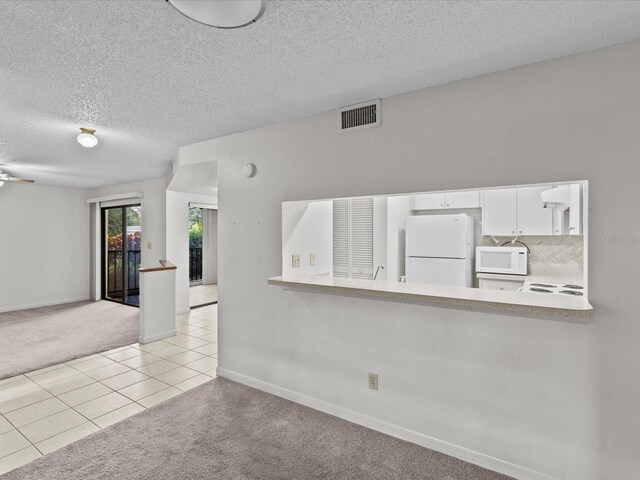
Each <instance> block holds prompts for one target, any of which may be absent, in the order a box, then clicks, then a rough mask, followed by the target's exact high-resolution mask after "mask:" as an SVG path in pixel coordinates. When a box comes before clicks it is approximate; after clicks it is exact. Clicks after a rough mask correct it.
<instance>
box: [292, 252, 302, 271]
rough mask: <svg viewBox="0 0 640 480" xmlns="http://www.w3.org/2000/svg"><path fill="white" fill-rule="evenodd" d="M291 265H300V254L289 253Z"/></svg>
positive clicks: (296, 266) (295, 266)
mask: <svg viewBox="0 0 640 480" xmlns="http://www.w3.org/2000/svg"><path fill="white" fill-rule="evenodd" d="M291 266H292V267H293V268H299V267H300V255H291Z"/></svg>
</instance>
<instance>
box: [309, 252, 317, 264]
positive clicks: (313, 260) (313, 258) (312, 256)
mask: <svg viewBox="0 0 640 480" xmlns="http://www.w3.org/2000/svg"><path fill="white" fill-rule="evenodd" d="M315 264H316V255H315V254H314V253H310V254H309V265H311V266H314V265H315Z"/></svg>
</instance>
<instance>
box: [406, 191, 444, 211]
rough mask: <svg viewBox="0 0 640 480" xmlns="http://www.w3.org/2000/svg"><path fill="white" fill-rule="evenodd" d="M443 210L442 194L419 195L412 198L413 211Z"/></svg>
mask: <svg viewBox="0 0 640 480" xmlns="http://www.w3.org/2000/svg"><path fill="white" fill-rule="evenodd" d="M440 208H445V201H444V193H421V194H419V195H414V196H413V210H437V209H440Z"/></svg>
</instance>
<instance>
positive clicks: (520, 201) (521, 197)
mask: <svg viewBox="0 0 640 480" xmlns="http://www.w3.org/2000/svg"><path fill="white" fill-rule="evenodd" d="M549 188H550V187H549V186H542V187H520V188H500V189H496V190H485V191H484V192H483V194H484V205H483V208H482V234H483V235H503V236H511V235H553V234H554V232H553V209H551V208H544V205H543V203H542V199H541V198H540V192H543V191H545V190H548V189H549Z"/></svg>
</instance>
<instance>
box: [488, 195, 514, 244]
mask: <svg viewBox="0 0 640 480" xmlns="http://www.w3.org/2000/svg"><path fill="white" fill-rule="evenodd" d="M517 229H518V189H517V188H499V189H496V190H485V191H484V202H483V206H482V234H483V235H504V236H510V235H517V233H516V232H517Z"/></svg>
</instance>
